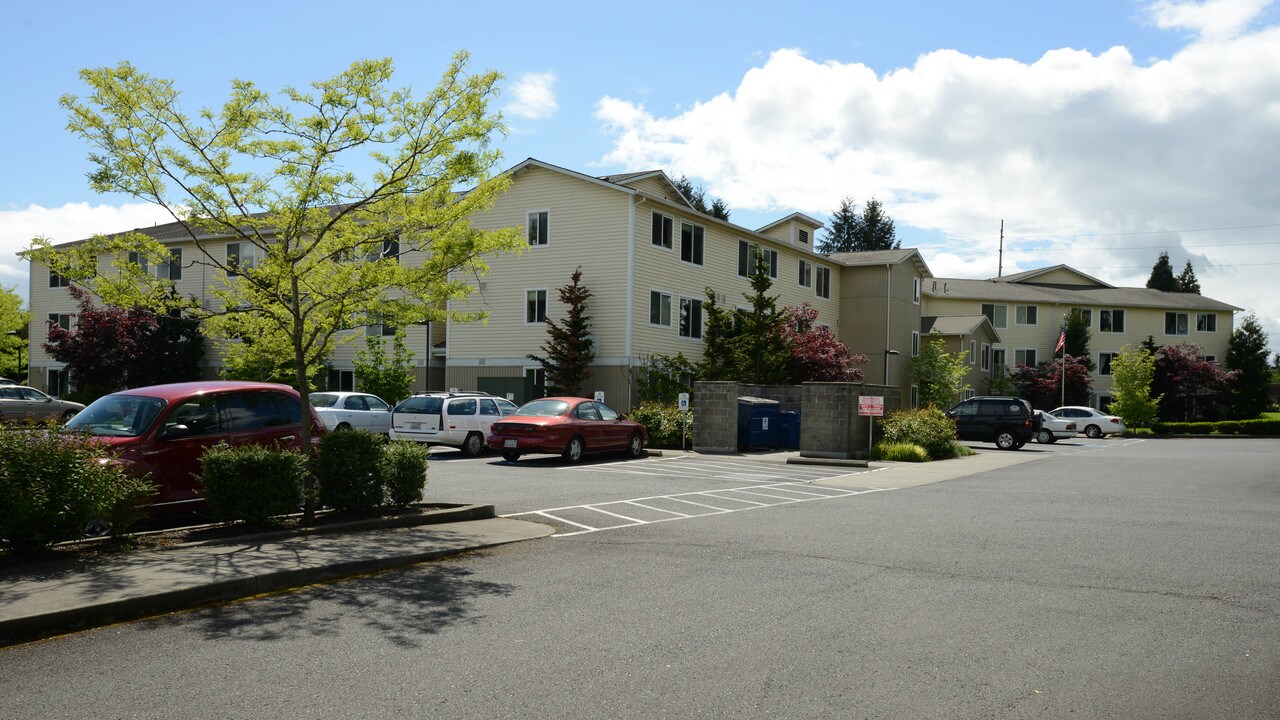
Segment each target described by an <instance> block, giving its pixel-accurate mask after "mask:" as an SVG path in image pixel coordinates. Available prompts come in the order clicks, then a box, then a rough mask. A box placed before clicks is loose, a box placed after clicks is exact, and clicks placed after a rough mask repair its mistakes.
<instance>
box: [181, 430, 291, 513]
mask: <svg viewBox="0 0 1280 720" xmlns="http://www.w3.org/2000/svg"><path fill="white" fill-rule="evenodd" d="M200 465H201V466H203V467H204V477H203V479H202V482H203V483H204V493H205V500H206V501H207V502H208V503H209V513H210V514H211V515H213V517H214V518H216V519H218V520H244V521H245V522H249V523H253V524H255V525H266V524H267V523H268V522H270V520H271V518H273V517H276V516H279V515H287V514H289V513H293V512H297V511H298V506H299V505H300V504H301V503H302V481H303V478H304V477H305V476H306V473H307V458H306V457H305V456H304V455H303V454H302V453H300V452H297V451H288V450H279V449H276V448H268V447H263V446H261V445H239V446H236V447H231V446H229V445H215V446H213V447H211V448H209V449H208V450H205V451H204V454H203V455H201V456H200Z"/></svg>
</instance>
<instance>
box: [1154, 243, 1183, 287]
mask: <svg viewBox="0 0 1280 720" xmlns="http://www.w3.org/2000/svg"><path fill="white" fill-rule="evenodd" d="M1147 287H1149V288H1151V289H1152V290H1163V291H1165V292H1178V279H1177V278H1175V277H1174V276H1173V266H1172V265H1170V264H1169V253H1167V252H1162V253H1160V257H1159V258H1158V259H1157V260H1156V264H1155V265H1153V266H1152V267H1151V277H1149V278H1147Z"/></svg>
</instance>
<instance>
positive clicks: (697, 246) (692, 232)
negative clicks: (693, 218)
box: [680, 220, 707, 267]
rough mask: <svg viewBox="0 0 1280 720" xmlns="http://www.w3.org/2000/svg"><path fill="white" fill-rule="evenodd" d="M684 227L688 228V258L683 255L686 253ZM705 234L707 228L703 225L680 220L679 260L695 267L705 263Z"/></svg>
mask: <svg viewBox="0 0 1280 720" xmlns="http://www.w3.org/2000/svg"><path fill="white" fill-rule="evenodd" d="M686 227H687V228H689V243H688V244H689V252H688V253H687V254H688V255H689V257H688V258H686V257H685V255H686V253H685V234H684V229H685V228H686ZM706 236H707V229H706V228H705V227H704V226H702V225H698V224H697V223H691V222H688V221H685V220H681V221H680V262H682V263H685V264H686V265H695V266H697V267H702V266H703V265H705V264H706V247H707V243H706Z"/></svg>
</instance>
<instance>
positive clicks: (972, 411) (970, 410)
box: [951, 402, 978, 417]
mask: <svg viewBox="0 0 1280 720" xmlns="http://www.w3.org/2000/svg"><path fill="white" fill-rule="evenodd" d="M951 413H952V414H953V415H955V416H956V417H973V416H974V415H977V414H978V404H977V403H971V402H968V403H960V404H959V405H956V406H955V407H953V408H951Z"/></svg>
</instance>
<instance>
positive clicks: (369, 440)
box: [314, 430, 386, 512]
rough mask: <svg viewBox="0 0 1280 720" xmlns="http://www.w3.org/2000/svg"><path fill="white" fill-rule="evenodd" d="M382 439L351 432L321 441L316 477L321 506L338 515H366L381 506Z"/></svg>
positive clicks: (327, 435) (367, 434)
mask: <svg viewBox="0 0 1280 720" xmlns="http://www.w3.org/2000/svg"><path fill="white" fill-rule="evenodd" d="M385 442H386V438H384V437H382V436H381V435H374V434H373V433H369V432H365V431H364V430H350V431H344V432H332V433H328V434H326V435H323V436H322V437H321V438H320V449H319V451H318V452H317V453H316V461H315V468H314V469H315V473H316V481H317V483H318V484H319V486H320V504H321V505H327V506H329V507H331V508H333V509H334V510H337V511H339V512H368V511H370V510H373V509H374V508H376V507H378V506H380V505H382V502H383V495H384V489H383V488H384V485H383V480H382V472H381V464H382V463H381V460H382V445H383V444H384V443H385Z"/></svg>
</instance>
